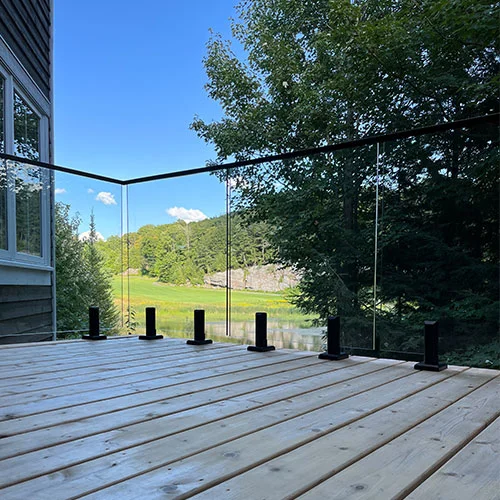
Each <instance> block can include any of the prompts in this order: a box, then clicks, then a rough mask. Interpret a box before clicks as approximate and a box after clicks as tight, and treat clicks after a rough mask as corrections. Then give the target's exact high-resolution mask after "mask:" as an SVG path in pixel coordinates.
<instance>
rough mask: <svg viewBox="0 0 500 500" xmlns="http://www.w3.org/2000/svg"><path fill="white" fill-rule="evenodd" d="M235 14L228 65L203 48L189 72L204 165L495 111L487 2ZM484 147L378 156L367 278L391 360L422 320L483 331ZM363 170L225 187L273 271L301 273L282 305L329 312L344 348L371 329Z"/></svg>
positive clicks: (339, 166)
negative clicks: (199, 69) (465, 323)
mask: <svg viewBox="0 0 500 500" xmlns="http://www.w3.org/2000/svg"><path fill="white" fill-rule="evenodd" d="M238 13H239V20H238V21H234V22H233V24H232V33H233V37H234V38H235V39H236V41H237V43H239V44H240V46H241V47H242V49H243V52H244V55H243V56H238V55H237V53H236V52H235V51H233V49H232V45H231V42H228V41H224V40H223V39H222V38H221V37H220V36H219V35H217V34H214V35H213V36H212V37H211V39H210V41H209V43H208V46H207V47H208V51H207V56H206V58H205V61H204V63H205V67H206V71H207V75H208V84H207V86H206V88H207V91H208V94H209V96H210V97H211V98H212V99H214V100H216V101H218V102H219V103H220V105H221V106H222V109H223V111H224V116H223V118H222V119H221V120H220V121H218V122H206V121H204V120H203V119H201V118H199V117H196V118H195V120H194V121H193V123H192V128H193V129H194V130H195V131H196V132H197V133H198V135H199V136H200V137H202V138H203V139H204V140H206V141H207V142H210V143H212V144H213V145H214V146H215V150H216V152H217V158H216V161H217V162H222V161H224V160H227V159H228V158H231V157H234V158H236V159H248V158H251V157H254V156H259V155H265V154H269V153H280V152H285V151H291V150H297V149H303V148H309V147H315V146H322V145H324V144H328V143H334V142H340V141H345V140H352V139H357V138H360V137H362V136H365V135H370V134H373V135H374V134H377V133H384V132H390V131H394V130H398V129H408V128H412V127H416V126H422V125H428V124H433V123H436V122H442V121H449V120H457V119H461V118H466V117H470V116H473V115H481V114H487V113H491V112H495V111H498V83H499V76H498V75H499V71H498V70H499V64H500V63H499V61H500V57H499V48H498V43H499V42H498V41H499V39H500V38H499V36H498V35H499V33H498V24H497V20H498V15H499V6H498V4H497V3H494V2H491V1H484V0H481V1H476V0H455V1H453V2H450V1H448V0H437V1H436V0H432V1H431V0H398V1H396V0H369V1H368V0H353V1H351V0H333V1H327V0H308V1H303V0H253V1H252V2H248V1H242V2H241V3H240V5H239V7H238ZM497 143H498V131H497V130H492V128H491V127H490V129H483V130H475V131H463V132H451V133H447V134H439V135H438V134H436V135H435V136H432V137H426V138H423V139H421V140H408V141H399V142H396V143H394V144H386V145H385V150H384V155H383V157H382V160H383V162H382V165H381V166H382V179H381V190H382V192H383V196H384V198H383V201H384V211H383V213H382V214H381V215H382V220H381V226H380V242H379V243H380V247H381V253H380V255H381V257H382V262H380V264H382V268H383V272H384V273H386V274H387V275H388V276H389V277H390V280H388V279H384V280H383V283H381V281H380V280H379V286H380V287H381V290H380V303H379V304H378V308H379V315H380V319H381V320H385V323H384V321H382V323H383V324H385V332H384V333H385V335H386V340H391V338H392V337H391V335H392V332H393V331H394V330H396V331H397V333H398V335H399V337H400V338H399V339H397V341H395V342H396V343H397V346H398V347H401V346H402V345H403V344H404V342H406V341H408V340H410V344H411V339H410V338H409V337H408V336H407V335H405V336H404V337H405V339H403V340H402V339H401V335H400V332H401V331H402V330H401V328H403V327H404V325H408V324H417V323H418V322H420V320H421V319H422V318H423V317H427V319H428V316H429V315H432V316H433V317H435V316H438V317H440V316H441V315H443V314H445V315H446V314H447V315H452V316H454V317H455V319H457V320H458V319H459V316H462V317H463V316H464V315H468V317H469V319H470V320H472V321H474V320H476V321H477V320H481V321H483V323H482V324H483V325H485V323H484V321H486V325H487V330H488V332H489V333H488V334H489V335H491V334H492V332H496V331H497V330H496V329H495V328H494V327H493V325H497V320H494V321H492V315H491V311H492V310H494V308H495V306H496V307H497V308H498V280H497V279H496V278H495V277H494V272H492V264H493V263H494V262H495V260H497V259H498V212H497V211H496V210H495V211H493V213H492V211H491V210H490V211H489V212H488V211H487V207H488V206H489V207H493V206H494V207H498V184H497V180H496V176H495V174H494V172H495V170H494V168H493V165H494V160H493V158H496V159H497V160H498V152H497V151H494V150H493V147H494V146H495V144H497ZM375 163H376V153H375V149H374V148H372V147H364V148H356V149H351V150H349V151H342V152H338V153H335V154H331V155H326V154H325V155H321V156H315V157H311V158H307V159H302V160H294V161H284V162H274V163H273V164H270V165H265V166H263V167H261V168H250V167H249V168H239V169H233V170H232V172H231V173H230V175H231V177H232V180H233V181H234V183H235V184H236V192H237V199H236V203H237V206H238V207H239V208H240V209H242V210H245V213H246V214H247V219H250V220H253V221H265V222H267V223H268V224H269V227H271V228H272V229H273V233H272V234H271V236H270V238H271V242H272V243H273V246H274V248H275V249H276V251H277V256H276V258H277V259H278V261H280V262H281V263H283V264H286V265H292V266H294V267H296V268H297V269H299V270H300V271H301V272H302V276H303V278H302V281H301V284H300V293H299V295H298V296H297V297H296V303H297V304H298V305H300V306H301V307H302V308H303V309H304V310H305V311H307V312H314V313H317V314H318V315H319V317H320V318H322V319H324V318H325V317H326V316H327V315H328V314H333V313H340V314H342V315H343V316H344V317H345V319H346V320H347V321H350V322H351V324H352V326H353V328H352V332H357V335H358V337H355V336H354V334H353V336H352V337H351V339H350V341H352V342H355V343H356V342H358V343H359V342H363V338H360V337H359V335H361V337H362V336H363V333H364V332H369V331H370V330H371V313H372V311H371V300H372V294H373V289H372V283H373V273H374V271H373V261H374V236H373V235H374V229H375V228H374V219H375V188H374V185H375V182H376V180H377V178H376V171H375ZM471 200H472V201H471ZM461 203H463V205H461ZM466 212H467V214H469V215H467V216H466V217H465V221H466V223H465V224H464V225H461V223H462V220H461V219H460V216H462V215H464V214H465V213H466ZM471 213H472V214H473V215H471ZM422 215H423V217H422ZM422 249H423V251H422ZM464 278H466V279H464ZM381 285H383V286H381ZM452 311H455V312H453V313H452ZM485 318H487V319H485ZM420 327H421V326H420V324H418V328H419V329H420ZM403 330H404V328H403ZM408 331H411V328H410V330H407V333H408ZM393 337H394V335H393ZM393 340H394V339H393ZM358 345H359V344H358ZM407 346H409V344H408V342H407Z"/></svg>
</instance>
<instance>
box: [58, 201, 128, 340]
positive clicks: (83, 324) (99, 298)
mask: <svg viewBox="0 0 500 500" xmlns="http://www.w3.org/2000/svg"><path fill="white" fill-rule="evenodd" d="M55 215H56V238H55V243H56V290H57V294H56V297H57V330H58V331H61V332H63V331H73V330H85V329H87V328H88V308H89V307H90V306H97V307H99V313H100V323H101V327H102V328H113V327H115V326H116V325H117V321H118V311H117V309H116V307H115V305H114V301H113V297H112V293H111V282H110V275H109V272H108V271H107V270H106V269H105V267H104V261H103V257H102V255H101V253H100V251H99V250H98V248H97V246H96V241H97V235H96V229H95V221H94V216H93V214H92V216H91V222H90V233H89V238H88V240H86V241H80V240H79V238H78V228H79V226H80V222H81V221H80V219H79V217H78V215H75V216H73V217H72V216H71V215H70V206H69V205H66V204H63V203H56V211H55Z"/></svg>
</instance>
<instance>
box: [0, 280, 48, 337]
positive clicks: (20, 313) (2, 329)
mask: <svg viewBox="0 0 500 500" xmlns="http://www.w3.org/2000/svg"><path fill="white" fill-rule="evenodd" d="M51 329H52V290H51V287H50V286H14V285H2V286H0V344H11V343H17V342H32V341H36V340H46V339H48V338H51V337H52V334H51V333H50V332H51Z"/></svg>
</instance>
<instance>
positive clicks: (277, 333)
mask: <svg viewBox="0 0 500 500" xmlns="http://www.w3.org/2000/svg"><path fill="white" fill-rule="evenodd" d="M324 331H325V329H324V328H321V327H314V328H313V327H311V328H301V327H299V326H297V325H296V324H294V323H289V322H286V321H268V322H267V343H268V345H274V346H275V347H276V348H281V349H299V350H306V351H316V352H319V351H322V350H323V338H322V336H323V333H324ZM157 332H158V333H159V334H164V335H167V336H169V337H177V338H191V337H192V336H193V324H192V321H186V322H177V323H176V322H169V323H168V324H164V325H162V324H158V326H157ZM205 332H206V337H207V338H209V339H212V340H214V341H216V342H232V343H237V344H255V324H254V323H253V322H252V321H233V322H231V334H230V335H226V323H225V321H214V322H207V323H206V325H205ZM135 333H141V334H142V333H143V332H140V331H136V332H135Z"/></svg>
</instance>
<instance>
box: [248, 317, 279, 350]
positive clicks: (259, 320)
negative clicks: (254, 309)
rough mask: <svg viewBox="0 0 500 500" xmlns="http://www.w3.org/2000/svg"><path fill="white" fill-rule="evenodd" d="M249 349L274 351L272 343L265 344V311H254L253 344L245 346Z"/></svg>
mask: <svg viewBox="0 0 500 500" xmlns="http://www.w3.org/2000/svg"><path fill="white" fill-rule="evenodd" d="M247 349H248V350H249V351H257V352H266V351H274V350H275V349H276V348H275V347H274V346H273V345H267V313H264V312H258V313H255V345H249V346H248V347H247Z"/></svg>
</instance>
